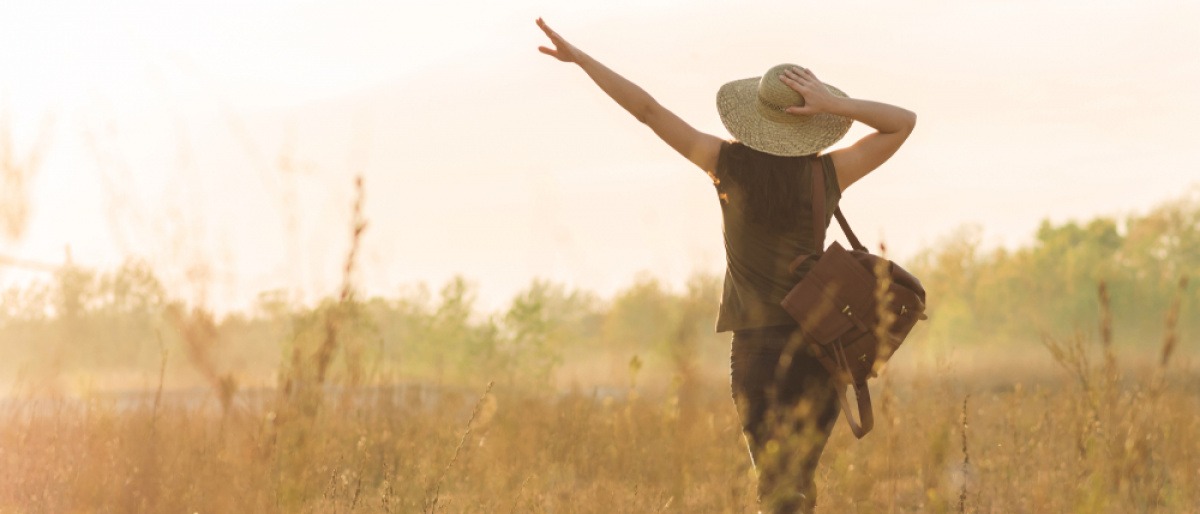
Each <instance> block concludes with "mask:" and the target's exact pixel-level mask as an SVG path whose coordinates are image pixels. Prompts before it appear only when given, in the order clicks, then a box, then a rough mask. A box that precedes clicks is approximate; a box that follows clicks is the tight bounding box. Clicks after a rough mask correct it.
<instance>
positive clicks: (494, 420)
mask: <svg viewBox="0 0 1200 514" xmlns="http://www.w3.org/2000/svg"><path fill="white" fill-rule="evenodd" d="M1047 349H1048V350H1049V351H1046V350H1043V351H1040V352H1034V353H1030V354H1028V355H1025V356H1021V357H1020V358H1019V359H1017V360H1012V361H1011V362H1008V363H999V364H995V363H993V364H995V365H990V366H970V365H962V366H959V365H956V364H955V362H954V361H955V359H953V358H951V359H945V358H943V359H937V360H936V362H934V361H930V362H928V363H926V364H919V363H918V364H917V365H912V364H911V361H916V360H918V359H917V358H916V356H917V355H919V354H920V353H919V352H918V351H917V350H913V351H912V352H913V355H912V356H910V358H909V361H910V365H903V363H904V362H905V359H904V355H903V353H902V354H899V355H898V356H897V357H896V359H895V360H896V361H897V362H898V364H897V366H898V367H897V368H896V369H892V370H889V372H888V373H886V374H885V377H884V378H883V379H880V380H877V381H876V382H874V384H873V389H874V391H875V393H874V394H875V399H876V401H875V404H876V413H877V419H878V422H877V426H876V429H875V430H874V432H872V433H871V434H870V435H868V436H867V437H866V438H865V439H864V440H862V441H857V440H855V439H854V438H853V436H852V435H851V434H850V433H849V431H848V430H847V429H846V427H845V425H844V423H843V422H842V421H841V420H839V424H838V427H837V429H836V430H835V435H834V438H833V439H832V441H831V442H830V445H829V447H828V448H827V451H826V454H825V457H824V459H823V461H822V463H821V467H820V469H819V478H818V487H819V490H820V496H819V502H820V503H819V506H818V509H819V511H820V512H988V513H1011V512H1088V513H1091V512H1096V513H1100V512H1106V513H1107V512H1113V513H1116V512H1195V511H1197V509H1200V416H1197V413H1198V412H1200V395H1197V394H1196V393H1197V391H1200V380H1198V379H1197V375H1196V373H1195V370H1194V369H1193V368H1192V366H1191V364H1190V363H1188V362H1183V359H1180V358H1178V357H1177V358H1176V359H1175V361H1176V362H1170V361H1168V362H1167V363H1166V365H1165V366H1164V365H1163V364H1162V360H1161V359H1159V358H1158V357H1159V356H1157V355H1156V356H1154V357H1155V359H1153V361H1150V360H1148V359H1141V360H1140V362H1141V363H1140V364H1135V363H1134V362H1133V361H1135V360H1137V359H1134V358H1127V357H1125V356H1124V355H1121V356H1117V355H1114V354H1113V353H1111V352H1104V351H1100V349H1101V345H1100V344H1098V343H1095V342H1089V341H1086V340H1084V339H1083V338H1081V337H1076V338H1070V339H1066V340H1061V341H1054V340H1050V341H1048V342H1047ZM960 360H961V359H960ZM983 360H985V361H986V360H988V358H987V357H984V358H983ZM983 369H986V371H983V372H981V371H979V370H983ZM1039 370H1040V371H1039ZM660 371H661V372H662V373H664V374H669V373H670V372H669V370H656V369H654V368H646V369H642V370H640V371H639V370H637V369H636V368H633V369H631V370H630V373H631V378H633V379H634V380H631V382H630V383H629V385H628V386H627V387H623V388H611V387H608V388H604V389H600V388H591V389H587V388H583V387H576V388H575V389H574V390H568V391H564V392H559V393H554V394H548V393H545V392H542V393H537V392H531V391H530V390H529V389H527V388H520V387H516V386H513V387H506V386H504V385H493V386H491V387H490V390H489V388H488V386H487V385H486V384H485V383H483V382H482V381H480V382H479V383H476V384H469V385H463V386H462V387H457V386H455V387H452V386H449V385H443V386H441V387H437V386H426V387H424V388H421V387H417V386H413V385H406V386H404V387H401V386H387V385H383V384H386V383H388V382H389V381H386V380H381V381H380V382H381V384H380V385H376V386H372V387H359V388H357V389H350V388H336V389H335V388H323V389H316V388H308V389H306V388H303V387H298V386H296V387H292V388H291V390H290V391H288V392H287V393H286V394H285V393H282V392H267V393H263V394H250V393H243V394H241V395H235V396H234V397H233V398H232V401H231V402H230V403H229V406H228V409H227V410H222V409H221V408H220V406H219V402H217V401H216V394H215V393H203V394H199V395H198V397H197V398H192V400H193V401H180V400H179V399H178V398H179V397H178V395H172V394H163V393H162V392H161V391H159V392H157V394H156V392H155V391H153V390H152V391H149V392H147V394H145V395H144V396H142V397H139V399H136V400H128V399H126V400H124V401H120V402H118V401H117V400H116V399H114V397H112V396H105V395H100V394H97V395H93V396H92V397H90V398H89V399H85V400H67V399H62V398H60V399H57V400H55V399H46V398H40V399H39V398H33V397H29V398H26V399H16V400H11V401H9V402H8V403H6V404H5V405H4V407H3V409H2V410H0V469H3V470H4V479H3V480H0V512H5V513H59V512H201V513H203V512H364V513H365V512H428V513H432V512H464V513H466V512H470V513H475V512H478V513H494V512H502V513H507V512H546V513H551V512H553V513H568V512H572V513H591V512H595V513H615V512H639V513H641V512H755V511H756V506H755V504H754V494H753V491H754V483H755V479H754V476H753V472H752V471H751V469H750V466H749V459H748V457H747V454H746V452H745V450H744V446H743V442H742V439H741V435H740V432H739V429H738V425H737V420H736V413H735V411H734V409H733V406H732V402H731V401H730V399H729V395H728V384H727V382H723V381H722V380H721V379H720V375H719V374H715V375H716V376H715V377H709V378H697V379H694V380H691V381H685V382H681V381H679V380H675V381H673V382H668V383H666V384H665V385H664V386H663V387H656V386H654V385H653V384H652V383H653V382H654V380H653V378H647V379H646V380H645V381H646V382H647V385H645V386H643V385H639V384H638V383H637V382H636V380H637V376H634V375H635V374H636V375H640V376H641V377H654V376H655V374H658V373H659V372H660ZM682 383H690V385H687V386H681V384H682ZM294 385H295V384H293V386H294ZM485 391H486V392H485Z"/></svg>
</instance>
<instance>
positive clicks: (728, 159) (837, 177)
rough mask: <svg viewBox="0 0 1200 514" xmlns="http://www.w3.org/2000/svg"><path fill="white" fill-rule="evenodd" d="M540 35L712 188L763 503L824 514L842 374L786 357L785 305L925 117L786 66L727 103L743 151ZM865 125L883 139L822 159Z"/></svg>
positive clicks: (726, 117)
mask: <svg viewBox="0 0 1200 514" xmlns="http://www.w3.org/2000/svg"><path fill="white" fill-rule="evenodd" d="M537 23H538V26H539V27H541V29H542V31H544V32H545V33H546V36H547V37H549V38H550V42H551V43H552V44H553V48H550V47H545V46H543V47H540V48H538V50H540V51H541V52H542V53H544V54H547V55H549V56H551V57H554V58H556V59H558V60H560V61H562V62H567V63H575V64H577V65H579V67H580V68H583V71H584V72H585V73H587V74H588V76H589V77H591V78H592V80H593V81H595V83H596V85H597V86H599V87H600V89H601V90H603V91H604V92H605V93H606V94H608V96H609V97H611V98H612V99H613V100H615V101H616V102H617V104H619V105H620V106H621V107H623V108H624V109H625V110H626V111H629V113H630V114H632V115H633V116H634V117H635V118H637V119H638V121H640V122H642V123H644V124H646V125H648V126H649V127H650V128H651V130H653V131H654V133H655V134H656V135H657V136H658V137H659V138H661V139H662V140H663V141H664V142H666V143H667V144H668V145H670V146H671V148H674V149H675V150H676V151H677V152H679V153H680V154H682V155H683V156H684V157H686V158H687V159H688V160H690V161H691V162H692V163H693V164H695V165H696V166H697V167H699V168H700V169H701V170H704V171H705V172H706V173H708V175H709V176H710V177H711V178H712V181H713V183H714V184H715V186H716V189H717V193H718V197H719V198H720V202H721V213H722V218H723V221H724V238H725V253H726V263H727V267H726V272H725V289H724V293H723V296H722V298H721V308H720V311H719V314H718V317H717V331H718V332H727V331H732V332H733V343H732V350H731V352H730V354H731V357H730V360H731V370H732V389H733V397H734V401H735V403H736V405H737V408H738V414H739V416H740V418H741V423H742V428H743V430H744V433H745V435H746V441H747V444H748V446H749V450H750V455H751V458H752V463H753V465H754V467H755V469H756V470H757V471H758V475H759V486H758V489H759V500H760V502H762V504H763V506H764V507H766V508H767V509H768V510H769V511H770V512H774V513H792V512H812V510H813V507H814V505H815V504H816V491H815V488H814V485H813V477H814V472H815V470H816V467H817V461H818V460H819V459H820V456H821V452H822V451H823V450H824V448H825V442H826V441H827V440H828V438H829V434H830V432H831V431H832V430H833V425H834V422H835V421H836V420H837V416H838V401H837V396H836V392H835V390H834V388H833V387H832V385H831V384H830V377H829V373H828V372H827V371H826V370H825V369H824V368H823V367H822V366H821V365H820V364H819V363H818V361H817V360H816V359H815V358H813V357H812V356H810V355H808V354H806V353H805V352H795V353H794V354H793V353H792V352H790V351H789V352H785V351H784V350H785V348H788V347H789V340H791V339H792V338H794V337H799V331H798V330H797V326H796V322H795V320H794V319H793V318H792V317H791V316H790V315H789V314H788V313H787V312H786V311H784V310H783V308H782V307H781V306H780V301H781V300H782V299H783V297H784V296H785V295H786V294H787V293H788V291H789V290H790V289H791V288H792V286H794V285H795V284H796V283H797V282H798V281H799V280H800V278H801V277H803V276H804V274H805V273H806V272H807V271H808V268H809V267H811V262H812V260H811V259H810V260H808V261H807V262H806V263H805V264H804V265H801V266H800V267H799V268H798V269H796V270H795V272H792V271H791V270H789V264H791V262H792V261H793V259H795V258H796V257H797V256H798V255H810V254H815V253H818V252H820V251H821V250H822V249H821V248H817V245H818V244H819V243H818V242H816V241H814V235H813V228H814V227H813V223H820V224H821V226H823V227H825V226H828V225H829V221H830V218H831V217H832V216H833V212H834V210H835V209H836V208H837V202H838V200H839V199H840V198H841V195H842V192H843V191H845V190H846V188H847V187H850V185H851V184H854V183H855V182H857V181H858V180H859V179H861V178H862V177H864V176H866V175H867V174H868V173H870V172H871V171H872V170H874V169H876V168H878V167H879V166H880V165H881V164H883V163H884V162H885V161H887V160H888V158H890V157H891V156H892V154H894V153H896V150H897V149H899V148H900V145H902V144H903V143H904V141H905V139H907V138H908V135H909V134H910V133H911V132H912V130H913V126H914V125H915V123H916V115H915V114H913V113H912V112H910V111H907V110H905V109H902V108H899V107H896V106H892V105H887V104H883V103H879V102H872V101H868V100H860V99H854V98H849V97H847V96H846V95H845V94H844V93H842V92H841V91H840V90H838V89H837V88H834V87H832V86H829V85H827V84H824V83H822V82H821V81H820V80H818V79H817V77H816V75H814V74H813V73H812V71H810V70H808V69H805V68H802V67H799V66H795V65H791V64H781V65H778V66H775V67H773V68H771V69H770V70H768V71H767V73H766V74H765V75H763V76H762V77H755V78H749V79H743V80H736V81H733V82H729V83H727V84H725V85H724V86H722V87H721V89H720V90H719V91H718V92H717V110H718V112H719V114H720V116H721V121H722V122H723V123H724V124H725V127H726V128H727V129H729V132H730V133H731V134H732V135H733V137H734V138H736V139H735V140H733V141H724V140H722V139H721V138H718V137H716V136H713V135H709V134H704V133H702V132H699V131H697V130H696V129H694V128H692V127H691V126H690V125H688V124H687V123H686V122H684V121H683V120H682V119H680V118H679V117H678V116H676V115H675V114H673V113H672V112H671V111H669V110H667V109H666V108H664V107H663V106H662V105H660V104H659V103H658V102H657V101H655V100H654V98H652V97H651V96H650V95H649V94H647V93H646V92H645V91H644V90H642V89H641V88H640V87H638V86H637V85H636V84H634V83H632V82H630V81H629V80H627V79H625V78H624V77H622V76H620V75H618V74H617V73H616V72H614V71H612V70H610V69H608V68H607V67H605V66H604V65H603V64H600V63H599V62H598V61H596V60H595V59H593V58H591V57H590V56H588V55H587V54H585V53H583V52H581V51H580V50H579V49H578V48H575V47H574V46H572V45H571V44H570V43H568V42H567V41H566V40H565V39H563V38H562V36H559V35H558V34H557V33H556V32H554V31H553V30H551V29H550V27H549V26H547V25H546V23H545V22H544V21H542V20H541V19H538V20H537ZM855 120H857V121H859V122H861V123H864V124H866V125H868V126H870V127H872V128H874V129H875V130H876V132H874V133H872V134H870V135H867V136H865V137H863V138H862V139H860V140H859V141H857V142H856V143H854V144H853V145H851V146H849V147H846V148H843V149H840V150H837V151H833V152H828V153H821V151H822V150H824V149H825V148H827V147H829V146H830V145H832V144H834V143H836V142H837V141H838V140H839V139H841V138H842V137H843V136H845V135H846V132H847V131H848V130H849V129H850V124H851V123H852V122H853V121H855ZM817 160H820V161H821V164H822V166H821V167H823V169H824V173H825V181H824V182H825V191H824V195H825V206H826V212H825V217H824V219H820V220H814V219H812V211H811V209H812V201H811V198H812V189H813V186H812V182H811V178H812V175H811V174H812V173H813V171H812V170H813V169H814V168H817V166H814V162H816V161H817ZM792 348H794V346H792Z"/></svg>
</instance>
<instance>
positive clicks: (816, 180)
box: [808, 155, 840, 253]
mask: <svg viewBox="0 0 1200 514" xmlns="http://www.w3.org/2000/svg"><path fill="white" fill-rule="evenodd" d="M823 160H824V159H823V158H822V157H821V156H819V155H814V156H813V157H812V159H810V160H809V165H808V170H809V172H811V173H812V202H811V203H812V227H813V243H816V244H815V246H814V248H815V249H816V251H817V252H818V253H819V252H822V251H824V250H825V164H824V163H822V162H821V161H823ZM839 219H840V218H839Z"/></svg>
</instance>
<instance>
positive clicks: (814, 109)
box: [779, 66, 837, 116]
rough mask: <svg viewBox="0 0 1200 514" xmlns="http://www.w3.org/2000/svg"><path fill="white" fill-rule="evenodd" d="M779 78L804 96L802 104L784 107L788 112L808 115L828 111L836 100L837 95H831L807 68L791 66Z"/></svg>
mask: <svg viewBox="0 0 1200 514" xmlns="http://www.w3.org/2000/svg"><path fill="white" fill-rule="evenodd" d="M779 80H780V81H782V82H783V83H784V84H786V85H787V86H788V87H790V88H792V90H793V91H795V92H797V93H800V96H802V97H804V105H793V106H791V107H788V108H787V109H785V112H787V113H788V114H795V115H797V116H810V115H813V114H817V113H821V112H829V109H830V107H832V105H833V104H834V103H835V102H837V97H835V96H833V95H832V94H831V93H830V92H829V90H828V89H826V88H825V84H822V83H821V81H820V80H819V79H817V76H816V75H813V72H812V71H810V70H809V69H808V68H800V67H798V66H797V67H793V68H791V69H789V70H787V71H785V72H783V75H780V76H779Z"/></svg>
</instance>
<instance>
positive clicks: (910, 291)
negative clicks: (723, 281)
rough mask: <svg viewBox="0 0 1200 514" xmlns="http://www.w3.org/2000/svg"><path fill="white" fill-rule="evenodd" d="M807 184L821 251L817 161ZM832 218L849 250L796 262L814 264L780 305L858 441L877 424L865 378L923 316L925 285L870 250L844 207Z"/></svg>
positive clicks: (821, 183) (837, 248) (821, 174)
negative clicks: (850, 390) (850, 394)
mask: <svg viewBox="0 0 1200 514" xmlns="http://www.w3.org/2000/svg"><path fill="white" fill-rule="evenodd" d="M812 181H813V195H812V213H813V236H814V238H815V240H816V242H817V246H816V247H817V248H821V247H822V246H824V245H825V227H824V223H823V221H824V220H825V170H824V166H823V165H822V164H821V159H820V158H814V159H813V160H812ZM834 215H835V216H836V217H837V220H838V224H839V225H841V227H842V232H844V233H845V234H846V238H847V239H849V240H850V245H851V247H852V248H853V249H852V250H849V251H847V250H846V249H845V248H842V245H840V244H838V243H837V242H836V241H835V242H833V243H832V244H830V245H829V248H828V249H826V250H825V251H824V252H823V253H819V254H814V255H801V256H799V257H797V258H796V260H794V261H793V262H792V264H791V270H792V272H795V270H796V269H797V268H798V267H800V265H801V264H803V263H805V262H806V261H808V260H810V259H816V263H815V264H814V265H813V267H812V269H811V270H810V271H809V272H808V274H807V275H805V276H804V278H803V279H801V280H800V282H799V283H797V284H796V285H795V287H793V288H792V290H791V291H789V292H788V294H787V296H786V297H784V299H783V301H782V302H780V304H781V305H782V306H783V308H784V310H786V311H787V312H788V314H791V315H792V317H793V318H795V320H796V322H797V323H799V324H800V330H801V332H802V333H803V335H804V341H803V344H804V345H805V346H807V347H808V348H809V350H810V351H812V353H813V355H815V356H816V357H817V359H818V360H819V361H820V362H821V365H823V366H824V367H825V369H827V370H829V374H830V375H831V376H832V380H833V382H834V387H835V388H836V389H837V392H838V401H839V402H840V404H841V407H842V412H844V413H845V415H846V422H847V423H849V424H850V430H851V431H853V432H854V435H855V437H858V438H860V439H861V438H862V437H863V436H864V435H866V434H867V432H870V431H871V428H872V427H873V426H874V416H873V414H872V412H871V391H870V390H869V389H868V388H867V379H868V378H871V377H874V376H875V375H876V373H877V371H878V370H879V369H881V368H882V366H883V364H884V363H886V362H887V360H888V359H889V358H890V357H891V356H892V353H894V352H895V351H896V349H897V348H899V347H900V344H901V343H903V342H904V338H906V337H908V333H909V332H910V331H912V329H913V327H914V326H915V325H916V324H917V321H918V320H923V319H927V318H926V316H925V288H924V287H922V286H921V281H920V280H918V279H917V277H914V276H913V275H912V274H911V273H909V272H907V271H905V270H904V268H901V267H900V266H898V265H896V263H894V262H892V261H889V260H887V259H884V258H883V257H879V256H877V255H872V254H871V253H870V252H868V251H867V249H866V247H864V246H863V245H862V243H860V242H859V241H858V238H857V237H855V236H854V231H852V230H850V224H849V223H847V222H846V217H845V216H843V215H842V210H841V208H838V209H837V210H836V211H834ZM848 386H853V387H854V395H855V397H856V398H857V400H858V417H859V420H860V422H861V423H856V422H855V420H854V415H853V414H852V413H851V412H850V406H849V403H848V402H847V401H846V388H847V387H848Z"/></svg>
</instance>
